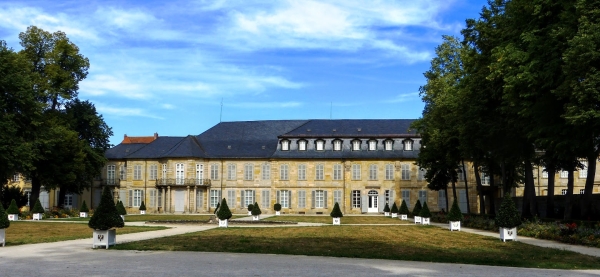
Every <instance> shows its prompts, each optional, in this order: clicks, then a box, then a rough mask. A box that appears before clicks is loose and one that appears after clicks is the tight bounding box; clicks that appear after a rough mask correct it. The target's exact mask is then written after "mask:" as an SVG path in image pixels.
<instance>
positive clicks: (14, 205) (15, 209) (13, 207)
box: [6, 199, 19, 214]
mask: <svg viewBox="0 0 600 277" xmlns="http://www.w3.org/2000/svg"><path fill="white" fill-rule="evenodd" d="M6 213H7V214H19V207H17V201H15V200H14V199H13V200H12V201H10V205H9V206H8V209H6Z"/></svg>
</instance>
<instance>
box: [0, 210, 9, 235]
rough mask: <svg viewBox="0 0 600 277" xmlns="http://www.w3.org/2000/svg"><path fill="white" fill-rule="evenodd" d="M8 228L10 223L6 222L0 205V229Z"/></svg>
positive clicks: (6, 218)
mask: <svg viewBox="0 0 600 277" xmlns="http://www.w3.org/2000/svg"><path fill="white" fill-rule="evenodd" d="M8 227H10V221H9V220H8V214H6V212H5V211H4V208H3V207H2V205H0V229H6V228H8Z"/></svg>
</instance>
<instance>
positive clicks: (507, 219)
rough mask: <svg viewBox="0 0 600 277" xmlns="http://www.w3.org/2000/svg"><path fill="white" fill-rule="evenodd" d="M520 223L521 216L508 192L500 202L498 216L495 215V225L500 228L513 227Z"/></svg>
mask: <svg viewBox="0 0 600 277" xmlns="http://www.w3.org/2000/svg"><path fill="white" fill-rule="evenodd" d="M519 225H521V217H520V216H519V210H517V206H516V205H515V202H514V201H513V200H512V197H510V194H508V193H507V194H505V195H504V198H502V204H500V210H499V211H498V216H496V226H497V227H502V228H514V227H517V226H519Z"/></svg>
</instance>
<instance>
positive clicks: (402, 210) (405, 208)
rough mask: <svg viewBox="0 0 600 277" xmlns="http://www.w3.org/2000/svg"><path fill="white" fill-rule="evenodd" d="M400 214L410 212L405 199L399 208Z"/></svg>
mask: <svg viewBox="0 0 600 277" xmlns="http://www.w3.org/2000/svg"><path fill="white" fill-rule="evenodd" d="M398 213H399V214H406V215H407V214H408V213H409V212H408V206H406V202H404V200H402V204H400V210H398Z"/></svg>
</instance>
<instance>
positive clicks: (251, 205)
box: [248, 204, 254, 215]
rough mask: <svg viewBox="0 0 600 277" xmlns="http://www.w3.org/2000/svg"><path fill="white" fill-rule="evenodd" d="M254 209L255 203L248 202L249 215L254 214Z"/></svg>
mask: <svg viewBox="0 0 600 277" xmlns="http://www.w3.org/2000/svg"><path fill="white" fill-rule="evenodd" d="M253 209H254V204H248V215H252V210H253Z"/></svg>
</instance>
